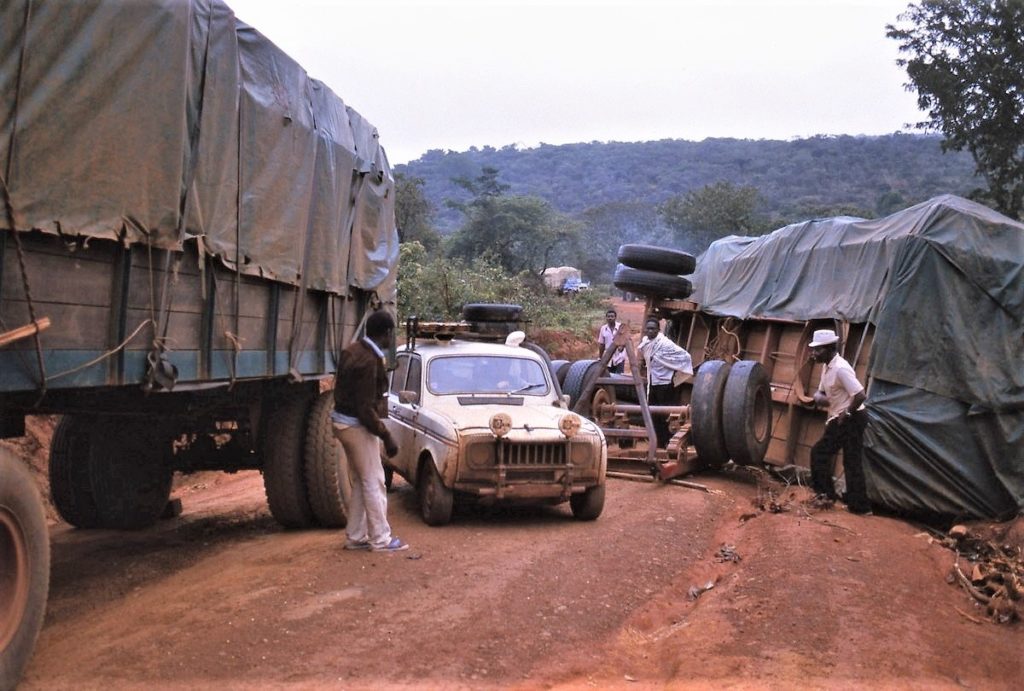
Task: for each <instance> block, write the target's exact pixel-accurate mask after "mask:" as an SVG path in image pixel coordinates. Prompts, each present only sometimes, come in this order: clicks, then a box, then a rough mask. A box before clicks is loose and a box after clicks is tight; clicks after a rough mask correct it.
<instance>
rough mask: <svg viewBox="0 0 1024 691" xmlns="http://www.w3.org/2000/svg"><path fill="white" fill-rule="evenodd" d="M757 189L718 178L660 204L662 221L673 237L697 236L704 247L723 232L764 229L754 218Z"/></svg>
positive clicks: (753, 231)
mask: <svg viewBox="0 0 1024 691" xmlns="http://www.w3.org/2000/svg"><path fill="white" fill-rule="evenodd" d="M758 196H759V195H758V192H757V189H756V188H754V187H751V186H750V185H744V186H742V187H737V186H736V185H733V184H732V183H731V182H727V181H725V180H720V181H718V182H716V183H713V184H711V185H705V186H704V187H701V188H700V189H696V190H693V191H691V192H687V193H686V194H682V195H678V196H675V197H672V198H670V199H669V200H668V201H666V202H665V203H664V204H663V205H662V207H661V213H662V215H663V216H664V217H665V222H666V223H668V225H669V226H670V227H672V228H673V229H675V231H676V233H677V236H678V237H681V238H685V237H687V236H690V237H694V236H697V237H700V238H701V239H702V240H705V242H704V243H703V244H704V246H707V245H708V244H710V243H711V242H712V241H714V240H717V239H718V238H722V237H725V236H727V235H753V234H756V232H757V231H758V230H767V228H765V227H764V225H763V221H761V222H759V221H758V220H757V218H756V217H755V208H756V207H757V203H758Z"/></svg>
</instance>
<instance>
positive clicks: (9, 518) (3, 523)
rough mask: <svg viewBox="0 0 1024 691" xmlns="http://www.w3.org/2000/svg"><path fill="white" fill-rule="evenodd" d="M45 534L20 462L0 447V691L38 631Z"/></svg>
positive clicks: (10, 682) (45, 574)
mask: <svg viewBox="0 0 1024 691" xmlns="http://www.w3.org/2000/svg"><path fill="white" fill-rule="evenodd" d="M49 589H50V535H49V533H48V532H47V529H46V515H45V514H44V512H43V501H42V499H41V498H40V496H39V490H38V489H37V488H36V484H35V481H33V479H32V476H31V475H30V474H29V472H28V469H27V468H26V467H25V464H24V463H22V462H21V460H20V459H19V458H17V457H16V456H15V455H14V454H12V453H11V452H10V451H8V450H7V449H4V448H0V689H13V688H14V687H15V686H17V684H18V680H19V679H20V678H21V673H22V671H24V669H25V665H27V664H28V660H29V658H30V657H31V656H32V649H33V648H34V647H35V644H36V638H37V637H38V636H39V630H40V629H41V628H42V627H43V615H44V614H45V612H46V598H47V594H48V592H49Z"/></svg>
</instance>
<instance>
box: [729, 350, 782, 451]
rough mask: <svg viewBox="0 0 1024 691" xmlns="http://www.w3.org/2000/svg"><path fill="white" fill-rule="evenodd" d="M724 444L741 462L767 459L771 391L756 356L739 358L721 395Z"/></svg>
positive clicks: (769, 435) (770, 427) (766, 376)
mask: <svg viewBox="0 0 1024 691" xmlns="http://www.w3.org/2000/svg"><path fill="white" fill-rule="evenodd" d="M722 417H723V418H724V419H725V420H728V421H729V422H728V424H727V425H726V427H725V446H726V448H727V449H728V450H729V456H730V457H731V458H732V460H733V461H735V462H736V463H739V464H740V465H757V464H759V463H760V462H761V461H763V460H764V455H765V453H767V451H768V442H770V441H771V438H772V392H771V384H770V382H769V381H768V374H767V373H766V372H765V371H764V367H762V366H761V363H760V362H757V361H756V360H740V361H739V362H736V363H734V364H733V366H732V368H731V369H730V370H729V380H728V381H727V382H726V384H725V395H724V397H723V399H722Z"/></svg>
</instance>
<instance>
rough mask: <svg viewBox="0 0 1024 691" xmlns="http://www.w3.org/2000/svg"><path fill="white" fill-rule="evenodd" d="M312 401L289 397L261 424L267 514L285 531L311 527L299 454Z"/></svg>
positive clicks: (294, 396) (301, 449)
mask: <svg viewBox="0 0 1024 691" xmlns="http://www.w3.org/2000/svg"><path fill="white" fill-rule="evenodd" d="M311 401H312V399H311V398H309V397H308V396H305V395H302V394H299V395H292V396H289V398H288V400H286V401H285V402H284V403H283V404H282V405H281V406H279V407H277V408H275V409H274V410H271V411H270V412H269V413H268V414H267V416H266V419H265V420H264V421H263V431H262V432H261V436H262V440H263V443H262V445H261V446H262V449H263V454H262V455H263V488H264V490H265V491H266V493H267V504H268V505H269V506H270V513H271V514H273V516H274V519H275V520H276V521H277V522H278V523H280V524H281V525H283V526H284V527H285V528H308V527H310V526H311V525H313V508H312V507H311V506H310V504H309V493H308V491H307V489H306V476H305V463H304V459H303V454H302V452H303V446H304V442H305V440H306V421H307V414H308V413H309V408H310V403H311Z"/></svg>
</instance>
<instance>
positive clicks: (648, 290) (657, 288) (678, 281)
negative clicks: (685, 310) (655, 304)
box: [612, 264, 693, 300]
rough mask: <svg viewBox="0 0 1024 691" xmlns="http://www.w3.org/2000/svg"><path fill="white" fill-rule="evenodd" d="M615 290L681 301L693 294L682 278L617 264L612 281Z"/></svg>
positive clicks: (691, 286) (691, 288) (691, 285)
mask: <svg viewBox="0 0 1024 691" xmlns="http://www.w3.org/2000/svg"><path fill="white" fill-rule="evenodd" d="M612 283H614V284H615V287H616V288H619V289H620V290H628V291H629V292H631V293H639V294H640V295H647V296H650V297H656V298H669V299H671V298H676V299H680V300H681V299H683V298H687V297H689V296H690V294H691V293H693V284H691V283H690V281H689V279H686V278H683V277H682V276H672V275H670V274H663V273H658V272H656V271H647V270H645V269H634V268H632V267H629V266H625V265H623V264H619V265H618V267H616V269H615V276H614V278H613V280H612Z"/></svg>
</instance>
